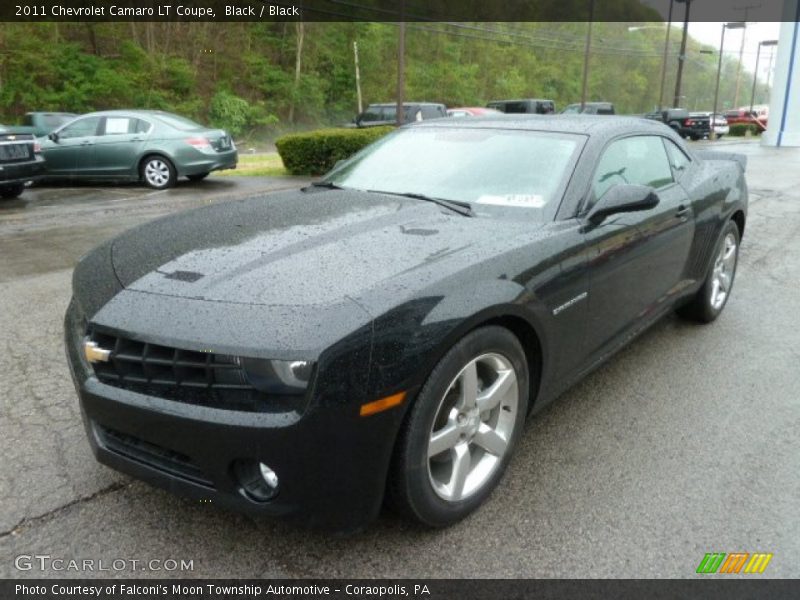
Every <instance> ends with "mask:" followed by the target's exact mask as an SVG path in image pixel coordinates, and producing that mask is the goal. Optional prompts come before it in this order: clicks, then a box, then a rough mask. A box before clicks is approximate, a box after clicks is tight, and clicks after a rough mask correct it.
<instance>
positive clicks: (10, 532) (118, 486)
mask: <svg viewBox="0 0 800 600" xmlns="http://www.w3.org/2000/svg"><path fill="white" fill-rule="evenodd" d="M129 485H130V483H126V482H122V481H118V482H116V483H112V484H111V485H109V486H106V487H104V488H101V489H99V490H97V491H96V492H94V493H93V494H89V495H88V496H81V497H79V498H75V500H72V501H70V502H67V503H66V504H62V505H61V506H57V507H56V508H54V509H52V510H49V511H47V512H46V513H42V514H40V515H36V516H35V517H23V518H22V519H20V520H19V521H18V522H17V524H16V525H14V526H13V527H12V528H11V529H7V530H6V531H0V540H2V539H4V538H6V537H8V536H15V535H18V534H19V531H20V529H22V527H25V526H28V525H31V524H34V523H37V522H39V521H43V520H45V519H49V518H50V517H53V516H55V515H56V514H58V513H60V512H63V511H65V510H67V509H68V508H72V507H73V506H77V505H78V504H84V503H87V502H91V501H92V500H95V499H97V498H102V497H103V496H107V495H108V494H113V493H114V492H117V491H119V490H122V489H124V488H126V487H128V486H129Z"/></svg>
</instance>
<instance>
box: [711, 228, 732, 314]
mask: <svg viewBox="0 0 800 600" xmlns="http://www.w3.org/2000/svg"><path fill="white" fill-rule="evenodd" d="M735 270H736V238H735V237H734V235H733V234H732V233H729V234H727V235H726V236H725V239H724V240H723V241H722V247H721V248H720V250H719V254H718V255H717V259H716V261H714V271H713V273H712V275H711V276H712V280H711V296H710V298H709V301H710V302H711V308H713V309H714V310H719V309H721V308H722V306H723V305H724V304H725V299H726V298H727V297H728V294H729V293H730V290H731V284H733V274H734V272H735Z"/></svg>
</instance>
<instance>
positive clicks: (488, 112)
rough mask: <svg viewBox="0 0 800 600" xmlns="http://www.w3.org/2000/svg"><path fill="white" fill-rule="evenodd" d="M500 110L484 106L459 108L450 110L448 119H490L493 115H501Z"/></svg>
mask: <svg viewBox="0 0 800 600" xmlns="http://www.w3.org/2000/svg"><path fill="white" fill-rule="evenodd" d="M501 114H503V113H501V112H500V111H499V110H496V109H494V108H486V107H483V106H465V107H459V108H448V109H447V116H448V117H490V116H493V115H501Z"/></svg>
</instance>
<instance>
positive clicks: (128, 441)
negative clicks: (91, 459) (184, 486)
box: [95, 424, 214, 489]
mask: <svg viewBox="0 0 800 600" xmlns="http://www.w3.org/2000/svg"><path fill="white" fill-rule="evenodd" d="M95 430H96V431H97V434H98V437H99V438H100V442H101V443H102V444H103V446H105V448H106V449H107V450H109V451H111V452H113V453H114V454H119V455H120V456H124V457H125V458H128V459H130V460H133V461H136V462H138V463H141V464H143V465H147V466H148V467H152V468H154V469H157V470H159V471H162V472H164V473H168V474H169V475H174V476H175V477H180V478H182V479H186V480H187V481H191V482H192V483H197V484H199V485H203V486H205V487H208V488H211V489H213V488H214V484H213V483H212V482H211V480H210V479H208V477H207V476H206V475H205V473H203V471H202V469H200V467H198V466H197V465H195V464H194V463H193V462H192V459H190V458H189V457H188V456H186V455H185V454H181V453H180V452H175V451H174V450H169V449H167V448H164V447H162V446H158V445H156V444H151V443H150V442H145V441H144V440H140V439H139V438H137V437H134V436H132V435H128V434H126V433H120V432H119V431H115V430H113V429H108V428H106V427H103V426H102V425H97V424H95Z"/></svg>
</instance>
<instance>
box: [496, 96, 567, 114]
mask: <svg viewBox="0 0 800 600" xmlns="http://www.w3.org/2000/svg"><path fill="white" fill-rule="evenodd" d="M486 106H487V107H488V108H494V109H495V110H499V111H500V112H504V113H514V114H520V113H526V114H534V115H550V114H553V113H554V112H556V103H555V102H553V101H552V100H544V99H541V98H525V99H523V100H492V101H491V102H489V104H487V105H486Z"/></svg>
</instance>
